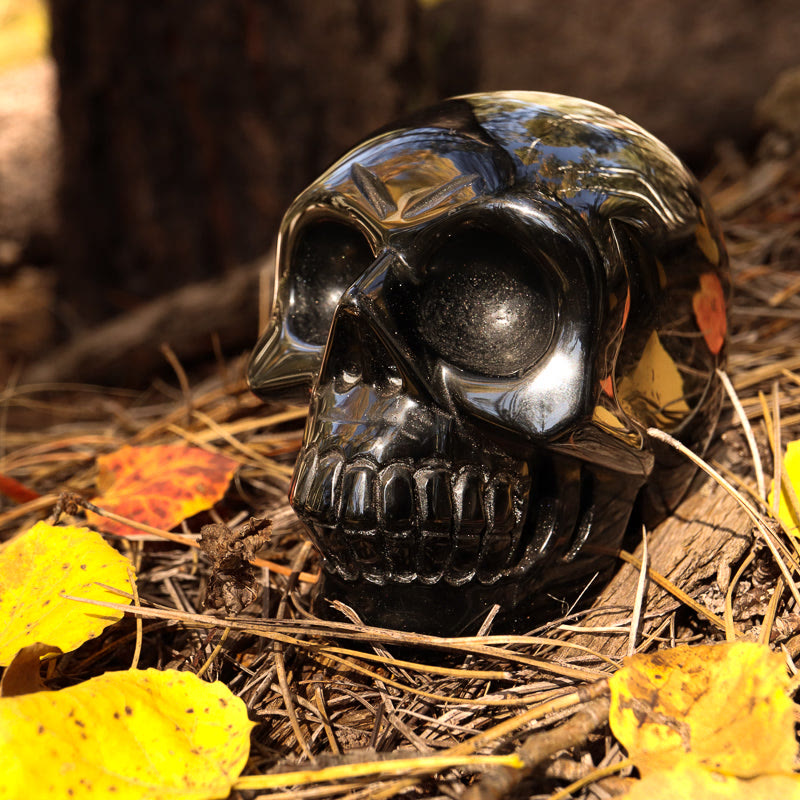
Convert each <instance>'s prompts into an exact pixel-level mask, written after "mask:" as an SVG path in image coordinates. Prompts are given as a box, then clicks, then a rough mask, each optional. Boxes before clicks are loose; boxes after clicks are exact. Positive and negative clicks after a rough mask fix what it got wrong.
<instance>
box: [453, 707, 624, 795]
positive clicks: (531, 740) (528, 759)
mask: <svg viewBox="0 0 800 800" xmlns="http://www.w3.org/2000/svg"><path fill="white" fill-rule="evenodd" d="M610 702H611V701H610V699H609V698H608V697H598V698H597V699H596V700H592V701H591V702H589V703H586V705H584V706H583V708H581V709H580V710H579V711H578V712H577V713H576V714H575V715H574V716H572V717H571V718H570V719H569V720H567V722H565V723H563V724H562V725H559V726H558V727H556V728H551V729H550V730H546V731H537V732H536V733H532V734H531V735H530V736H528V738H527V739H526V740H525V741H524V742H523V743H522V745H521V746H520V747H519V748H518V750H517V753H518V754H519V756H520V758H521V759H522V762H523V766H522V767H520V768H517V769H513V768H509V767H506V766H502V767H496V768H495V769H493V770H491V771H489V772H487V773H486V774H485V775H483V776H482V777H481V779H480V780H479V781H478V782H477V783H475V784H473V785H472V786H471V787H470V788H469V789H467V791H466V792H464V794H463V795H462V800H502V798H505V797H508V796H509V795H510V794H511V793H512V792H513V790H514V788H515V787H516V786H518V785H519V783H520V782H521V781H522V780H523V779H524V778H526V777H527V776H528V775H530V774H531V773H532V772H533V771H534V770H535V769H537V768H538V767H540V766H541V765H542V764H543V763H544V762H545V761H546V760H547V759H549V758H550V757H551V756H553V755H555V754H556V753H558V752H559V751H560V750H566V749H568V748H570V747H575V746H577V745H580V744H583V743H584V742H585V741H586V740H587V738H588V737H589V734H590V733H591V732H592V731H593V730H595V729H596V728H599V727H600V726H601V725H604V724H605V723H606V722H607V721H608V710H609V705H610Z"/></svg>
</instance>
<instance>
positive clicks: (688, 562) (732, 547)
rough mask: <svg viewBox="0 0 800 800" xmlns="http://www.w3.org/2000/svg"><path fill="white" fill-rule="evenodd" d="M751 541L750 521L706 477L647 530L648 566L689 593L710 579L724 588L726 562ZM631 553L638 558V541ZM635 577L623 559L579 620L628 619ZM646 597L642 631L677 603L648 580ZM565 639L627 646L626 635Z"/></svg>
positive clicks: (615, 648)
mask: <svg viewBox="0 0 800 800" xmlns="http://www.w3.org/2000/svg"><path fill="white" fill-rule="evenodd" d="M752 541H753V535H752V530H751V523H750V521H749V519H748V518H747V516H746V515H745V513H744V511H742V509H741V507H740V506H739V505H738V503H736V501H735V500H734V499H733V498H731V497H730V495H728V494H727V492H725V490H724V489H722V487H720V486H719V484H717V483H716V482H714V481H711V480H707V481H705V482H704V483H703V484H702V485H701V486H700V487H699V489H698V490H697V491H696V492H694V493H693V494H691V495H689V496H688V497H687V498H686V500H684V501H683V503H681V505H680V506H679V507H678V509H677V511H676V512H675V513H674V514H673V515H672V516H670V517H669V518H667V519H666V520H664V522H662V523H661V524H660V525H659V526H658V527H657V528H656V529H655V530H654V531H652V532H651V533H650V534H649V535H648V552H649V558H650V567H651V569H653V570H655V571H656V572H658V573H660V574H661V575H664V576H665V577H667V578H669V579H670V580H671V581H672V582H673V583H674V584H676V585H677V586H678V587H679V588H680V589H682V590H683V591H684V592H686V593H687V594H689V595H692V596H693V595H695V594H696V593H697V592H698V591H699V590H702V589H704V588H705V587H707V586H708V585H709V584H710V583H711V582H712V581H713V580H716V581H717V583H718V584H719V588H720V590H721V591H722V592H725V591H726V590H727V588H728V584H729V582H730V574H731V566H732V565H735V564H736V563H737V562H738V561H740V560H741V558H742V556H743V555H744V554H745V552H746V551H747V549H748V548H749V547H750V545H751V544H752ZM634 555H636V557H637V558H639V559H640V560H641V558H642V545H641V544H640V545H639V547H638V548H637V549H636V552H635V553H634ZM638 581H639V571H638V570H637V569H636V568H635V567H633V566H631V565H630V564H627V563H626V564H623V566H622V567H620V569H619V571H618V572H617V574H616V575H615V576H614V578H613V579H612V580H611V581H610V582H609V584H608V586H606V588H605V589H604V590H603V592H602V593H601V594H600V595H599V597H598V598H597V599H596V600H595V602H594V604H593V605H592V609H593V613H592V614H590V615H589V618H588V619H587V620H586V621H585V622H584V623H582V624H583V625H585V626H586V627H589V628H600V627H608V626H614V625H619V624H621V623H622V622H623V621H627V620H630V619H631V615H632V612H633V605H634V601H635V598H636V588H637V584H638ZM646 598H647V599H646V604H645V611H644V613H645V614H646V617H647V619H646V620H645V622H644V624H643V626H642V633H643V634H645V635H646V634H647V633H648V632H651V631H653V630H655V629H656V628H657V627H658V626H659V625H660V624H661V623H662V621H663V620H664V619H665V618H666V617H667V616H668V615H669V614H671V613H672V612H673V611H674V610H675V609H676V608H677V607H678V606H679V605H680V603H679V602H678V601H677V600H676V599H675V598H674V597H673V596H672V595H671V594H669V593H668V592H667V591H666V590H665V589H662V588H661V587H660V586H658V585H657V584H655V583H654V582H652V581H649V583H648V587H647V595H646ZM604 609H608V612H606V611H604ZM568 638H569V639H570V641H574V642H576V643H578V644H581V645H584V646H587V647H591V648H593V649H596V650H599V651H600V652H602V653H605V654H606V655H608V656H612V657H616V656H621V655H624V654H625V652H626V650H627V647H628V638H627V636H626V635H622V634H619V633H604V632H597V633H582V634H574V635H570V636H569V637H568Z"/></svg>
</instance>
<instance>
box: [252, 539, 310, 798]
mask: <svg viewBox="0 0 800 800" xmlns="http://www.w3.org/2000/svg"><path fill="white" fill-rule="evenodd" d="M311 547H312V545H311V542H304V543H303V546H302V547H301V548H300V550H299V551H298V553H297V555H296V556H295V559H294V561H293V562H292V574H291V575H290V576H289V580H288V581H287V582H286V586H285V588H284V590H283V596H282V597H281V601H280V603H279V605H278V611H277V613H276V615H275V616H276V617H277V618H278V619H283V617H284V615H285V614H286V607H287V604H288V599H289V594H290V593H291V592H292V591H294V587H295V585H296V584H297V578H298V576H299V574H300V569H301V568H302V566H303V564H305V561H306V559H307V558H308V554H309V553H310V552H311ZM273 652H274V653H275V666H276V668H277V676H278V684H279V685H280V687H281V694H282V695H283V703H284V706H285V707H286V713H287V714H288V715H289V723H290V724H291V726H292V731H293V732H294V736H295V739H296V740H297V743H298V744H299V745H300V748H301V749H302V751H303V753H304V754H305V757H306V758H308V759H309V760H311V759H312V758H313V757H314V756H313V755H312V753H311V749H310V748H309V746H308V742H307V741H306V738H305V736H304V735H303V732H302V730H301V729H300V722H299V721H298V719H297V711H296V710H295V707H294V701H293V700H292V693H291V690H290V689H289V680H288V678H287V675H286V659H285V656H284V652H283V645H282V644H281V642H278V641H276V642H275V643H274V644H273ZM257 788H265V787H257Z"/></svg>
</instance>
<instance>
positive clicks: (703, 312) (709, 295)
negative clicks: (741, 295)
mask: <svg viewBox="0 0 800 800" xmlns="http://www.w3.org/2000/svg"><path fill="white" fill-rule="evenodd" d="M692 308H693V309H694V316H695V318H696V319H697V325H698V326H699V328H700V331H701V332H702V334H703V338H704V339H705V340H706V344H707V345H708V349H709V350H710V351H711V352H712V353H713V354H714V355H716V354H717V353H719V351H720V350H722V345H723V344H725V333H726V332H727V330H728V319H727V317H726V315H725V292H724V290H723V288H722V284H721V283H720V280H719V278H718V277H717V276H716V275H715V274H714V273H713V272H704V273H703V274H702V275H701V276H700V288H699V289H698V290H697V291H696V292H695V293H694V296H693V297H692Z"/></svg>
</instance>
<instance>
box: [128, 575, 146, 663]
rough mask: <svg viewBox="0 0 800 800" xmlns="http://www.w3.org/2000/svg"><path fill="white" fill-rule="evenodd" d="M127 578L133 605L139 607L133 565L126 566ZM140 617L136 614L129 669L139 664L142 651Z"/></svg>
mask: <svg viewBox="0 0 800 800" xmlns="http://www.w3.org/2000/svg"><path fill="white" fill-rule="evenodd" d="M128 580H129V581H130V584H131V594H132V595H133V605H134V606H136V607H137V608H139V607H140V606H141V603H140V602H139V588H138V587H137V586H136V575H135V574H134V572H133V567H131V566H129V567H128ZM142 624H143V622H142V618H141V617H140V616H139V615H138V614H137V615H136V646H135V647H134V648H133V658H132V659H131V669H136V668H137V667H138V666H139V656H140V655H141V652H142Z"/></svg>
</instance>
